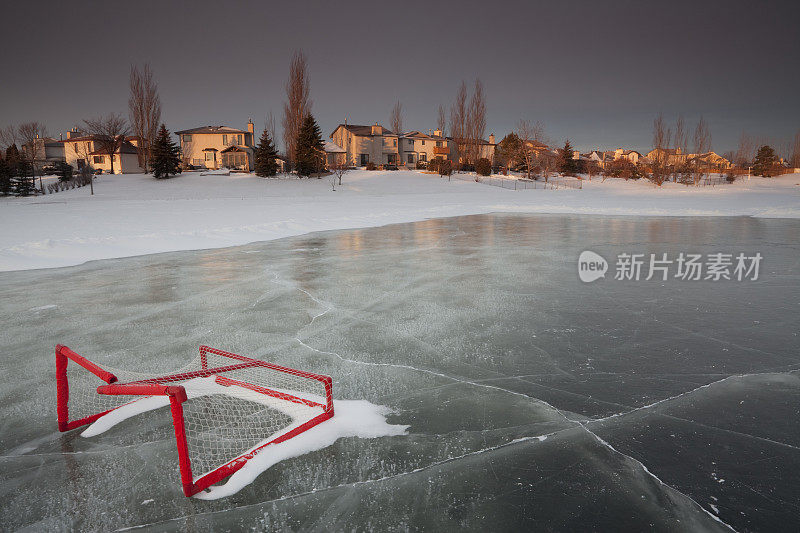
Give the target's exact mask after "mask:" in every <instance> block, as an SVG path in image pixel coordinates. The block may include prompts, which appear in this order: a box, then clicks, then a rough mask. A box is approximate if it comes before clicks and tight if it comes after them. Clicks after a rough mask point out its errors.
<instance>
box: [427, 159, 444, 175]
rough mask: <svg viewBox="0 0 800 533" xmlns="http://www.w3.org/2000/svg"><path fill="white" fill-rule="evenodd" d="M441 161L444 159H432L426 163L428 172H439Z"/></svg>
mask: <svg viewBox="0 0 800 533" xmlns="http://www.w3.org/2000/svg"><path fill="white" fill-rule="evenodd" d="M442 161H444V159H442V158H441V157H434V158H433V159H431V160H430V162H429V163H428V170H430V171H431V172H439V165H440V164H441V162H442Z"/></svg>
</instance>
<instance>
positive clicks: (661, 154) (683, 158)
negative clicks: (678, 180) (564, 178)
mask: <svg viewBox="0 0 800 533" xmlns="http://www.w3.org/2000/svg"><path fill="white" fill-rule="evenodd" d="M578 158H581V159H584V158H585V159H586V160H587V161H593V162H594V163H596V164H597V166H599V167H600V168H606V167H607V166H608V165H610V164H611V163H613V162H614V161H619V160H621V159H625V160H628V161H630V162H631V163H633V164H634V165H638V164H639V163H649V162H651V161H655V160H656V159H660V160H662V161H664V162H665V163H666V164H667V165H675V166H680V165H684V164H687V165H691V166H701V167H706V168H724V169H727V168H730V167H731V166H732V163H731V162H730V161H728V160H727V159H725V158H724V157H722V156H720V155H718V154H716V153H714V152H705V153H702V154H691V153H684V152H683V151H682V150H681V149H680V148H659V149H655V150H650V151H649V152H647V155H642V154H641V153H639V152H637V151H636V150H625V149H622V148H617V149H616V150H610V151H601V150H592V151H591V152H589V153H586V154H578V153H577V152H576V155H575V159H578Z"/></svg>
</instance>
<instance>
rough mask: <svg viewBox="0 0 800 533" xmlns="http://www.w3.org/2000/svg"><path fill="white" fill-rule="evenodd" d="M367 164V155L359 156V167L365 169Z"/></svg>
mask: <svg viewBox="0 0 800 533" xmlns="http://www.w3.org/2000/svg"><path fill="white" fill-rule="evenodd" d="M367 163H369V154H361V165H359V166H362V167H365V166H367Z"/></svg>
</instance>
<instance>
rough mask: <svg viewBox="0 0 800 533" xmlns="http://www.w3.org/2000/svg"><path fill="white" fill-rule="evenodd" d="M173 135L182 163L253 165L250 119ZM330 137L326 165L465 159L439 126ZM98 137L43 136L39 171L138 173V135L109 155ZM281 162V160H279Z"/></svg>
mask: <svg viewBox="0 0 800 533" xmlns="http://www.w3.org/2000/svg"><path fill="white" fill-rule="evenodd" d="M175 134H176V135H177V136H178V139H179V141H180V153H181V159H182V162H183V164H184V166H186V167H193V168H206V169H219V168H230V169H234V170H242V171H252V170H253V169H254V160H255V127H254V125H253V121H252V120H250V121H248V123H247V125H246V129H243V130H242V129H237V128H232V127H229V126H201V127H197V128H190V129H186V130H180V131H176V132H175ZM330 139H331V140H330V141H326V142H325V148H324V149H325V153H326V160H327V163H328V164H329V165H330V164H333V163H336V162H342V163H345V164H347V165H349V166H355V167H359V166H362V167H363V166H366V165H367V164H368V163H374V164H375V165H377V166H381V165H383V166H396V167H408V168H414V167H416V166H417V164H418V163H419V162H422V163H426V162H428V161H430V160H432V159H434V158H437V157H438V158H442V159H449V160H451V161H454V162H459V161H460V159H462V158H463V150H462V152H460V151H459V143H458V142H457V141H456V140H455V139H453V138H452V137H445V136H443V135H442V132H441V131H439V130H435V131H429V132H428V133H424V132H421V131H410V132H406V133H395V132H393V131H391V130H389V129H387V128H384V127H383V126H382V125H380V124H378V123H375V124H373V125H372V126H360V125H353V124H339V125H338V126H337V127H336V128H335V129H334V130H333V132H332V133H331V134H330ZM101 141H102V139H100V138H98V137H96V136H92V135H81V134H80V133H79V132H78V131H77V130H75V129H73V130H70V131H69V132H67V138H66V139H61V140H57V139H51V138H48V139H42V140H41V142H40V143H38V144H37V157H36V160H37V166H38V167H39V168H38V169H37V170H39V171H41V169H42V168H43V167H45V166H47V165H52V164H54V163H55V162H57V161H65V162H66V163H68V164H69V165H72V166H73V167H74V168H77V169H81V168H83V167H84V166H87V165H89V166H91V167H92V168H94V169H99V170H102V171H104V172H110V171H111V166H112V159H113V168H114V172H115V173H121V174H128V173H138V172H142V168H141V167H140V166H139V158H138V146H139V144H140V143H139V139H138V138H137V137H125V138H124V139H121V140H120V142H119V143H118V148H117V150H116V153H115V154H114V156H113V157H110V156H109V155H107V154H106V153H103V152H101V150H100V144H101ZM495 147H496V144H495V138H494V134H492V135H490V136H489V140H483V139H481V140H480V141H479V143H478V146H477V151H478V157H485V158H487V159H489V160H490V161H493V160H494V152H495ZM462 148H463V147H462ZM40 152H41V153H40ZM279 163H281V164H283V161H282V160H281V161H279Z"/></svg>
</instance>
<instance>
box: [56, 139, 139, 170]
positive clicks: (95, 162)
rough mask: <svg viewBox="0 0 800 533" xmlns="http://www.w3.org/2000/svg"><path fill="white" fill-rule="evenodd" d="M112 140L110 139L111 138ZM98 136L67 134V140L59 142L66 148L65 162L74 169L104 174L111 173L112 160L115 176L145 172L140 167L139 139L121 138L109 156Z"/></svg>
mask: <svg viewBox="0 0 800 533" xmlns="http://www.w3.org/2000/svg"><path fill="white" fill-rule="evenodd" d="M109 139H110V137H109ZM103 140H104V139H103V138H102V137H100V136H98V135H82V134H81V133H80V132H78V131H77V130H75V129H73V130H70V131H68V132H67V138H66V139H64V140H61V141H58V142H59V143H60V144H61V145H62V146H63V147H64V161H66V163H67V164H68V165H71V166H72V167H73V168H75V169H78V170H81V169H82V168H83V167H85V166H89V167H91V168H93V169H96V170H102V171H103V172H111V167H112V159H113V167H114V173H115V174H136V173H140V172H144V169H143V168H142V167H140V166H139V149H138V145H139V139H138V137H125V138H124V139H123V138H122V137H119V138H118V140H117V142H116V150H115V152H114V154H113V155H109V154H108V153H106V151H104V150H102V149H101V141H103Z"/></svg>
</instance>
